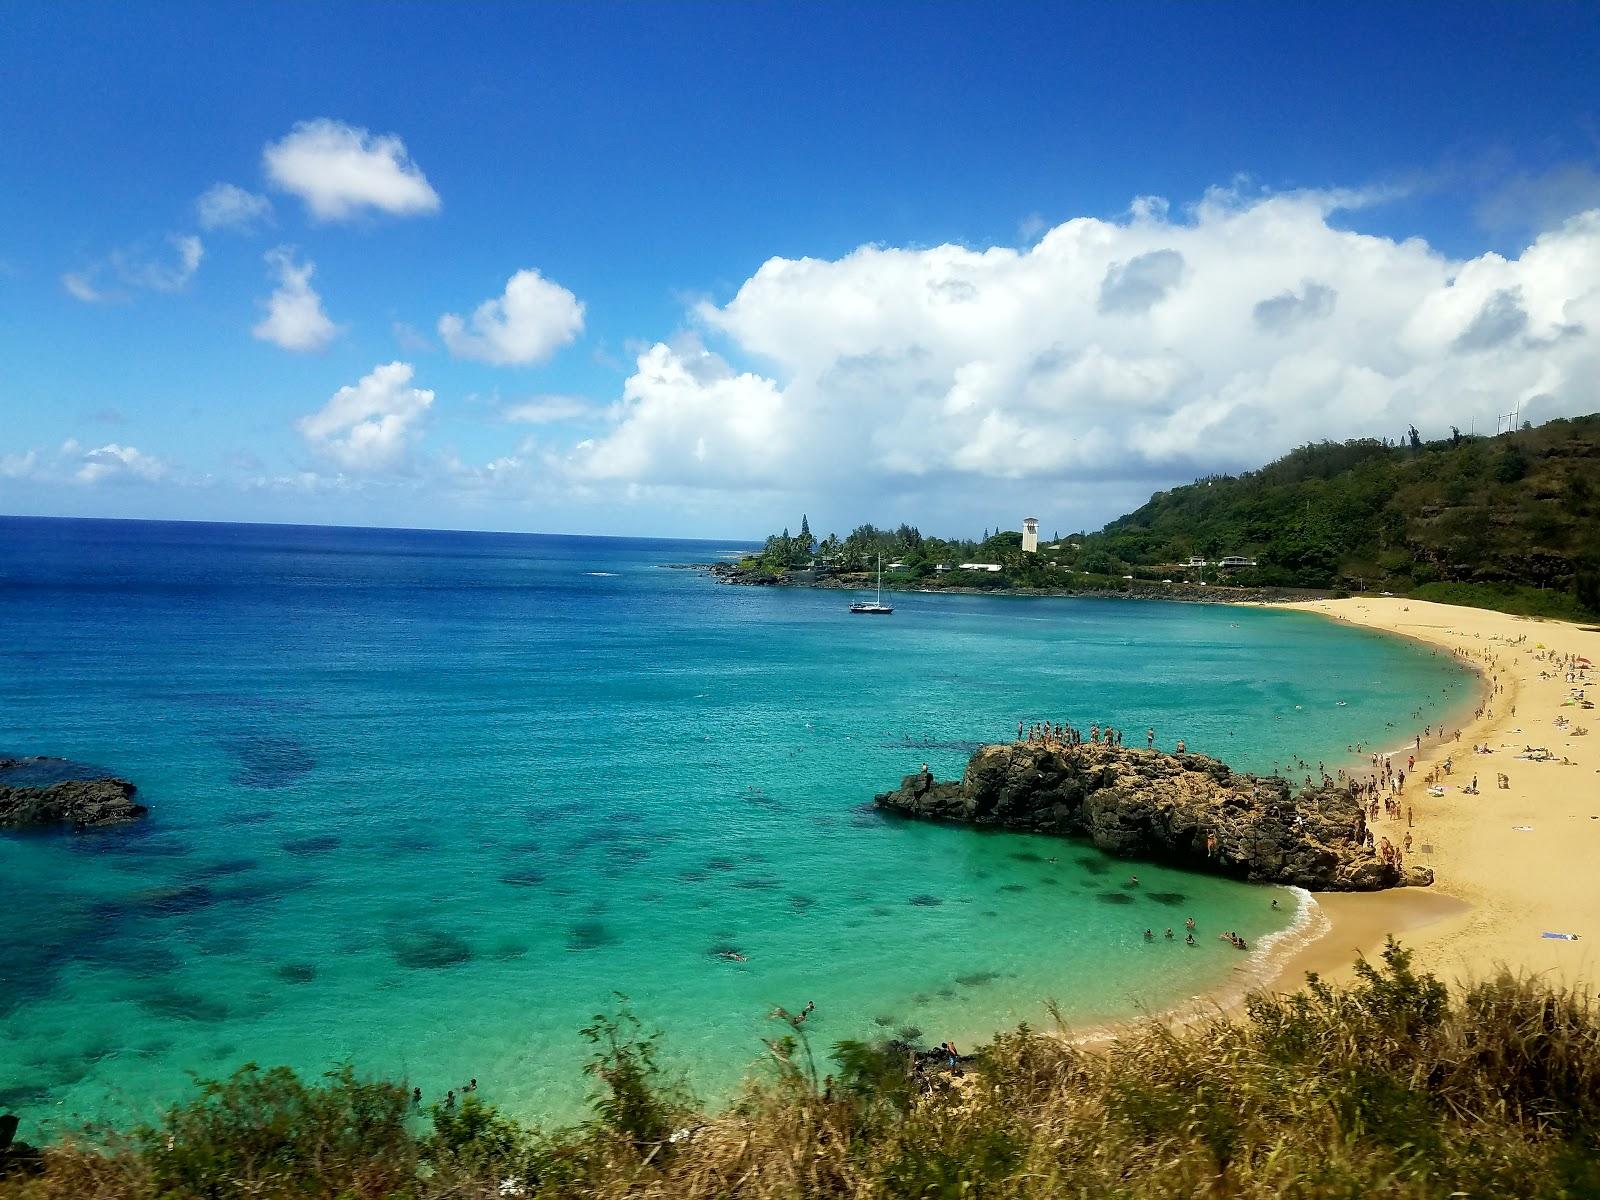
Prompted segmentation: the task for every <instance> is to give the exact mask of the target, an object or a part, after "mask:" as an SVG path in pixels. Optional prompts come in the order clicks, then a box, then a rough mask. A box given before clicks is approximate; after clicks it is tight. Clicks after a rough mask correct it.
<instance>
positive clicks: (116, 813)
mask: <svg viewBox="0 0 1600 1200" xmlns="http://www.w3.org/2000/svg"><path fill="white" fill-rule="evenodd" d="M137 790H138V789H137V788H135V787H134V786H133V784H131V783H129V782H128V781H127V780H126V779H63V780H60V781H58V782H56V783H51V784H46V785H44V786H40V787H8V786H6V785H4V784H0V829H5V828H26V827H35V826H41V825H59V824H67V825H73V826H75V827H77V828H80V829H86V828H93V827H96V826H101V825H116V824H120V823H121V822H124V821H133V820H137V819H138V818H139V817H142V816H144V815H145V813H147V812H149V811H150V810H149V809H148V808H146V807H145V806H144V805H142V804H138V803H136V802H135V801H134V799H133V794H134V792H135V791H137Z"/></svg>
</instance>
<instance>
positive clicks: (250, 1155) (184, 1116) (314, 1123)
mask: <svg viewBox="0 0 1600 1200" xmlns="http://www.w3.org/2000/svg"><path fill="white" fill-rule="evenodd" d="M323 1078H324V1080H325V1081H326V1082H325V1083H323V1084H321V1085H320V1086H319V1085H314V1084H308V1083H306V1082H305V1081H304V1080H302V1079H301V1078H300V1077H299V1076H298V1075H296V1074H295V1073H294V1072H293V1071H291V1070H289V1068H287V1067H273V1068H272V1069H271V1070H267V1071H263V1070H261V1069H260V1068H259V1067H257V1066H256V1065H255V1064H254V1063H248V1064H246V1065H245V1066H243V1067H241V1068H239V1070H237V1071H235V1072H234V1073H233V1075H232V1076H230V1077H229V1078H228V1079H225V1080H220V1081H219V1080H211V1079H203V1080H199V1081H198V1082H197V1086H198V1087H199V1091H200V1095H199V1096H198V1097H197V1098H196V1099H194V1100H191V1101H190V1102H189V1103H187V1104H181V1105H178V1106H176V1107H174V1108H172V1109H170V1110H168V1112H167V1114H166V1116H165V1117H164V1118H163V1119H162V1120H161V1122H160V1123H159V1124H157V1125H154V1126H146V1127H143V1128H140V1129H137V1130H135V1131H134V1134H133V1144H134V1146H135V1147H137V1149H138V1151H139V1155H140V1157H141V1159H142V1160H143V1162H144V1164H145V1165H146V1167H147V1168H148V1169H149V1173H150V1182H151V1185H152V1188H153V1191H154V1193H155V1194H156V1195H160V1196H167V1195H171V1196H184V1197H189V1196H194V1197H207V1198H209V1197H216V1198H218V1200H221V1198H222V1197H233V1196H261V1197H291V1196H324V1195H327V1196H348V1197H352V1198H354V1197H362V1198H365V1197H374V1198H375V1197H387V1196H394V1195H404V1194H406V1193H407V1190H408V1189H409V1187H410V1185H411V1183H412V1181H413V1180H414V1179H415V1176H416V1164H417V1152H416V1144H415V1142H414V1140H413V1138H412V1136H411V1134H410V1132H409V1131H408V1130H407V1128H406V1118H407V1116H408V1114H409V1112H410V1108H411V1096H410V1092H409V1091H408V1090H407V1089H406V1088H405V1087H403V1086H401V1085H399V1084H394V1083H384V1082H372V1081H364V1080H360V1079H357V1078H356V1076H355V1072H354V1071H353V1070H352V1069H351V1067H350V1066H349V1065H345V1066H342V1067H339V1068H338V1069H337V1070H334V1071H330V1072H328V1073H327V1074H326V1075H325V1076H323Z"/></svg>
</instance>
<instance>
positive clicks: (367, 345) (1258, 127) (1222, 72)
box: [0, 3, 1600, 536]
mask: <svg viewBox="0 0 1600 1200" xmlns="http://www.w3.org/2000/svg"><path fill="white" fill-rule="evenodd" d="M1597 61H1600V9H1596V8H1594V7H1593V6H1588V5H1577V4H1572V5H1559V4H1541V5H1530V6H1526V7H1514V6H1509V5H1507V6H1500V5H1469V6H1462V5H1442V6H1433V5H1424V4H1413V5H1403V6H1393V5H1376V4H1372V5H1368V4H1358V5H1346V6H1301V5H1296V6H1282V5H1235V6H1213V5H1205V6H1201V5H1180V4H1157V5H1139V4H1118V5H1104V6H1065V5H994V6H977V5H955V4H922V5H874V6H863V5H828V4H807V5H733V4H714V5H676V4H665V3H660V4H639V5H591V6H582V7H579V6H570V7H563V6H558V5H554V4H541V5H494V6H491V5H478V6H466V5H405V4H383V5H328V6H324V7H320V8H318V7H313V6H310V5H300V4H294V5H280V6H274V5H261V6H255V7H249V8H246V7H244V6H217V5H212V6H199V5H194V6H190V5H182V4H172V3H163V4H159V5H139V4H126V5H121V6H115V7H112V6H89V5H70V6H69V5H44V4H25V3H24V4H13V5H9V6H6V7H5V8H3V9H0V77H3V78H4V79H5V80H6V84H5V94H6V103H5V104H3V105H0V338H3V345H4V347H5V352H4V354H3V355H0V511H4V512H11V513H59V514H72V515H103V516H148V517H179V518H185V517H193V518H215V519H235V520H269V521H281V520H287V521H310V522H321V523H339V524H346V523H353V524H399V525H427V526H447V527H468V528H495V529H529V530H548V531H561V532H599V533H641V534H669V535H671V534H681V535H702V534H703V535H708V536H759V535H761V534H763V533H765V532H767V530H768V529H769V528H771V527H775V526H776V525H779V524H783V523H789V524H795V523H797V522H798V514H799V513H800V512H801V511H805V512H808V513H809V514H810V515H811V518H812V524H813V527H824V528H832V527H844V526H848V525H850V524H853V523H855V522H857V521H861V520H872V521H874V522H877V523H896V522H899V521H901V520H910V521H914V522H918V523H920V524H922V525H923V526H924V527H925V528H930V529H939V530H948V531H950V532H957V533H970V532H976V531H977V530H978V529H980V528H981V527H984V526H990V527H992V526H994V525H996V524H998V523H1005V524H1008V525H1013V526H1014V525H1015V523H1016V519H1017V518H1018V517H1019V516H1020V515H1021V514H1022V511H1023V510H1029V511H1038V512H1039V514H1040V515H1041V516H1043V517H1044V522H1045V525H1046V527H1047V528H1052V527H1058V528H1061V529H1063V530H1065V529H1069V528H1076V527H1094V526H1097V525H1098V524H1099V523H1101V522H1102V521H1104V520H1105V519H1107V518H1109V517H1111V516H1114V515H1116V514H1117V513H1119V512H1121V511H1124V510H1125V509H1126V508H1128V507H1130V506H1131V505H1133V504H1136V503H1138V502H1140V501H1141V500H1142V499H1143V498H1144V497H1145V496H1147V495H1148V494H1149V493H1150V492H1151V491H1152V490H1155V489H1156V488H1159V487H1164V486H1168V485H1170V484H1172V483H1175V482H1182V481H1184V480H1186V479H1188V478H1192V477H1193V476H1194V475H1195V474H1197V473H1201V472H1204V471H1209V470H1214V469H1240V468H1243V467H1248V466H1250V465H1252V464H1254V463H1257V462H1259V461H1261V460H1262V459H1264V458H1266V457H1270V456H1271V455H1273V454H1276V453H1278V452H1281V451H1282V450H1284V449H1287V448H1288V447H1289V446H1292V445H1294V444H1296V443H1297V442H1299V441H1303V440H1305V439H1307V438H1310V437H1320V436H1338V437H1342V436H1354V435H1361V434H1370V435H1389V436H1395V435H1397V434H1398V433H1399V432H1400V431H1401V430H1402V429H1403V428H1404V425H1405V423H1407V422H1408V421H1411V420H1415V421H1416V422H1417V423H1418V424H1419V425H1422V426H1424V428H1425V431H1431V432H1443V431H1444V427H1445V426H1446V425H1448V424H1452V423H1455V424H1460V425H1461V426H1462V427H1463V428H1467V427H1476V428H1487V427H1489V426H1490V425H1492V424H1493V422H1494V421H1495V419H1496V416H1497V415H1498V414H1500V413H1502V412H1503V411H1506V410H1510V409H1511V408H1513V407H1515V406H1517V405H1519V404H1520V405H1521V406H1522V409H1523V411H1524V412H1525V413H1526V414H1528V415H1532V416H1533V417H1534V418H1535V419H1543V418H1545V417H1549V416H1554V415H1562V414H1564V413H1572V412H1580V411H1593V410H1594V409H1596V408H1600V398H1597V397H1596V395H1595V387H1596V383H1595V380H1596V379H1597V378H1600V342H1597V339H1600V299H1597V297H1596V293H1595V288H1596V286H1597V285H1596V282H1595V281H1596V280H1597V279H1600V211H1597V210H1600V82H1597V75H1596V71H1595V69H1594V66H1595V63H1596V62H1597ZM274 162H276V163H277V166H274V165H273V163H274ZM218 184H227V185H229V186H230V187H231V188H233V189H237V190H236V191H233V192H230V193H228V195H230V196H232V197H234V200H235V203H234V204H233V206H232V207H226V206H224V207H221V208H218V207H216V206H215V205H214V206H213V208H212V210H211V214H210V216H209V218H208V219H203V217H202V213H201V211H200V210H199V209H198V208H197V202H198V201H199V200H200V198H201V197H202V195H204V194H205V193H207V192H208V189H212V188H214V187H215V186H216V185H218ZM216 195H218V193H213V197H215V196H216ZM308 268H309V273H307V269H308ZM508 288H509V289H510V290H509V292H508ZM275 293H276V294H278V296H279V302H280V303H279V310H280V311H279V312H278V315H277V317H276V318H272V319H270V320H269V315H270V311H269V309H268V307H267V305H268V304H269V303H270V302H271V298H272V297H273V296H274V294H275ZM485 303H497V304H498V305H499V307H496V308H493V309H491V310H489V311H488V312H486V313H485V314H484V315H483V317H482V319H481V320H480V321H479V323H477V324H474V321H473V314H474V312H475V311H476V310H478V309H479V306H480V305H484V304H485ZM448 314H455V315H457V316H458V317H459V318H460V324H459V325H458V326H456V327H455V333H454V335H453V336H451V335H447V334H446V332H445V329H444V327H443V326H441V318H445V317H446V316H447V315H448Z"/></svg>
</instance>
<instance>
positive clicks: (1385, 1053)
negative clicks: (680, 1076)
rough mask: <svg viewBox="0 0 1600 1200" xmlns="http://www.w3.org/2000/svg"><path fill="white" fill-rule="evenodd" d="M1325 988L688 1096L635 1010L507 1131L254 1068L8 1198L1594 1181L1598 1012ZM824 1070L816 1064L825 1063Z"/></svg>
mask: <svg viewBox="0 0 1600 1200" xmlns="http://www.w3.org/2000/svg"><path fill="white" fill-rule="evenodd" d="M1359 971H1360V974H1359V978H1358V980H1357V982H1356V983H1355V984H1353V985H1352V986H1350V987H1349V988H1344V989H1333V988H1329V987H1327V986H1326V985H1324V984H1322V983H1320V982H1318V981H1317V980H1315V979H1314V978H1313V979H1311V980H1310V981H1308V985H1307V987H1306V988H1305V989H1304V990H1303V991H1301V992H1299V993H1297V994H1294V995H1292V996H1287V997H1272V996H1257V997H1255V998H1253V999H1252V1000H1251V1001H1250V1002H1249V1004H1248V1007H1247V1011H1246V1014H1245V1015H1244V1016H1243V1017H1241V1018H1238V1019H1227V1018H1222V1017H1218V1018H1216V1019H1213V1020H1210V1021H1207V1022H1205V1023H1203V1024H1200V1025H1197V1026H1192V1027H1189V1028H1185V1029H1181V1030H1174V1029H1170V1028H1166V1027H1164V1026H1162V1025H1160V1024H1158V1023H1154V1022H1152V1023H1149V1024H1147V1025H1145V1026H1143V1027H1141V1028H1139V1029H1137V1030H1135V1031H1133V1032H1131V1033H1129V1034H1128V1035H1127V1036H1125V1037H1123V1038H1121V1039H1120V1040H1118V1041H1117V1042H1116V1043H1114V1044H1112V1045H1111V1046H1109V1047H1108V1048H1102V1049H1098V1050H1094V1051H1086V1050H1081V1049H1076V1048H1074V1047H1072V1046H1070V1045H1068V1044H1066V1043H1065V1042H1063V1041H1062V1040H1060V1039H1059V1038H1055V1037H1051V1036H1048V1035H1043V1034H1039V1033H1036V1032H1033V1031H1030V1030H1028V1029H1026V1028H1023V1029H1019V1030H1017V1031H1015V1032H1013V1033H1010V1034H1006V1035H1003V1036H1001V1037H999V1038H997V1039H996V1040H995V1041H994V1042H993V1043H992V1044H991V1045H989V1046H987V1047H985V1048H984V1049H983V1050H982V1051H981V1052H980V1053H978V1054H977V1055H974V1056H973V1058H972V1060H971V1061H969V1062H967V1063H966V1064H964V1067H963V1073H962V1074H961V1075H960V1076H959V1077H957V1076H953V1075H951V1074H949V1073H946V1072H944V1071H942V1070H940V1069H938V1068H936V1067H935V1066H932V1065H930V1066H928V1067H926V1068H917V1069H913V1068H912V1064H913V1062H914V1061H915V1060H914V1057H913V1051H912V1050H911V1048H910V1047H907V1046H905V1045H903V1044H895V1043H888V1044H882V1045H866V1044H862V1043H841V1044H840V1045H839V1046H837V1047H835V1048H834V1051H833V1055H832V1058H831V1061H830V1063H829V1064H828V1065H826V1066H822V1065H819V1064H817V1063H815V1062H813V1061H812V1059H811V1057H810V1047H809V1046H808V1045H807V1044H806V1042H805V1041H804V1039H803V1038H801V1037H800V1036H799V1034H800V1032H801V1031H803V1029H804V1026H803V1025H799V1024H798V1023H797V1024H796V1025H795V1027H794V1028H795V1032H794V1033H792V1034H790V1033H787V1032H786V1034H785V1036H784V1037H782V1038H779V1039H776V1040H774V1041H773V1042H772V1043H771V1047H770V1048H771V1052H772V1056H771V1063H772V1069H771V1070H770V1071H769V1072H767V1073H765V1074H763V1075H762V1076H761V1077H760V1078H758V1079H754V1080H752V1081H751V1082H750V1083H749V1084H748V1085H747V1086H746V1088H745V1090H744V1092H743V1093H742V1094H741V1095H740V1097H739V1098H738V1099H737V1100H736V1101H735V1102H734V1103H733V1104H732V1105H731V1106H730V1107H729V1108H728V1109H727V1110H726V1111H723V1112H721V1113H718V1114H715V1115H704V1114H699V1113H697V1112H696V1111H695V1110H694V1107H693V1105H692V1103H691V1102H690V1100H689V1099H688V1097H687V1095H686V1093H685V1092H684V1091H683V1089H682V1088H681V1087H680V1086H677V1085H674V1084H673V1083H672V1081H670V1080H668V1079H666V1078H664V1076H663V1072H662V1071H661V1070H660V1069H659V1067H658V1066H657V1064H656V1061H655V1038H654V1037H645V1036H643V1035H642V1033H641V1030H640V1028H639V1026H638V1023H637V1022H636V1021H635V1020H634V1019H633V1018H632V1017H631V1016H630V1015H628V1014H627V1013H626V1011H624V1013H623V1014H622V1015H621V1016H620V1017H619V1018H617V1019H615V1020H613V1019H609V1018H596V1021H595V1024H594V1025H592V1026H591V1027H590V1028H589V1029H587V1030H585V1031H584V1034H585V1036H586V1037H588V1038H589V1040H590V1041H591V1043H592V1044H593V1046H594V1051H595V1053H594V1058H593V1060H592V1061H591V1063H590V1067H589V1072H590V1074H591V1076H592V1077H593V1081H594V1085H595V1088H594V1106H595V1107H594V1117H593V1119H592V1120H591V1121H589V1122H588V1123H587V1124H584V1125H582V1126H579V1127H577V1128H572V1129H565V1130H560V1131H542V1130H535V1129H528V1128H524V1127H521V1126H519V1125H517V1124H515V1123H513V1122H511V1121H509V1120H507V1119H505V1118H504V1117H502V1116H500V1115H499V1114H497V1113H496V1112H494V1111H493V1110H492V1109H491V1108H490V1107H488V1106H487V1105H485V1104H482V1103H480V1102H479V1101H478V1099H477V1097H476V1096H469V1097H467V1099H466V1100H465V1101H464V1102H463V1103H462V1104H461V1105H460V1106H458V1107H456V1108H454V1109H450V1110H442V1109H438V1108H436V1109H434V1110H433V1111H432V1113H431V1117H428V1118H424V1117H419V1116H417V1115H416V1114H414V1113H413V1112H412V1110H411V1109H410V1107H409V1101H408V1091H407V1089H406V1088H405V1087H403V1086H401V1085H398V1084H390V1083H383V1082H363V1081H361V1080H358V1079H357V1078H356V1077H355V1076H354V1075H353V1074H352V1073H351V1072H350V1071H349V1070H348V1069H345V1070H341V1071H338V1072H335V1073H333V1074H331V1075H329V1076H328V1077H326V1078H325V1079H324V1080H322V1081H319V1082H315V1083H307V1082H305V1081H303V1080H301V1079H299V1078H297V1077H296V1076H295V1075H293V1074H292V1073H291V1072H289V1071H287V1070H283V1069H279V1070H275V1071H267V1072H262V1071H259V1070H257V1069H255V1068H253V1067H251V1068H246V1069H245V1070H243V1071H241V1072H239V1073H238V1074H237V1075H235V1076H234V1077H233V1078H232V1079H231V1080H228V1081H225V1082H221V1083H212V1084H206V1085H203V1086H202V1090H201V1093H200V1095H199V1096H198V1097H196V1098H195V1099H193V1100H191V1101H190V1102H188V1103H186V1104H184V1105H180V1106H178V1107H176V1108H174V1109H172V1110H171V1112H170V1113H168V1115H167V1117H166V1118H165V1120H164V1121H163V1122H162V1123H161V1124H160V1125H159V1126H155V1127H151V1128H146V1129H140V1130H136V1131H133V1132H132V1133H130V1134H128V1135H126V1136H124V1137H122V1138H119V1139H116V1140H114V1141H112V1142H109V1143H107V1144H106V1145H105V1146H103V1148H100V1149H90V1148H87V1147H83V1146H74V1145H66V1146H61V1147H57V1148H53V1149H51V1150H49V1151H47V1152H46V1154H45V1157H44V1162H43V1172H42V1174H38V1175H36V1176H32V1177H28V1178H17V1177H12V1178H11V1179H9V1180H0V1200H67V1198H69V1197H70V1198H71V1200H80V1198H105V1200H167V1198H177V1197H215V1198H218V1200H221V1198H224V1197H227V1198H232V1197H263V1198H269V1197H270V1198H278V1197H283V1198H287V1197H318V1198H326V1200H376V1198H378V1197H405V1198H415V1200H424V1198H436V1200H444V1198H446V1197H450V1198H461V1200H468V1198H474V1197H490V1196H495V1197H499V1196H537V1197H568V1196H571V1197H578V1196H582V1197H590V1196H598V1197H611V1196H615V1197H623V1196H627V1197H673V1198H678V1197H707V1198H709V1197H725V1196H730V1197H761V1198H767V1197H771V1198H778V1197H802V1196H824V1197H844V1196H872V1197H878V1196H882V1197H890V1196H927V1197H946V1196H948V1197H956V1196H968V1197H983V1196H1007V1197H1011V1196H1018V1197H1040V1198H1044V1197H1050V1198H1055V1197H1065V1196H1082V1197H1129V1198H1134V1197H1139V1198H1143V1197H1172V1196H1206V1197H1278V1196H1288V1197H1305V1198H1308V1200H1309V1198H1319V1200H1320V1198H1333V1197H1340V1198H1346V1197H1348V1198H1351V1200H1355V1198H1358V1197H1377V1196H1384V1197H1390V1196H1393V1197H1406V1198H1416V1200H1422V1198H1426V1197H1461V1196H1508V1197H1512V1196H1514V1197H1530V1198H1532V1197H1590V1196H1600V1013H1597V1011H1596V1007H1595V1005H1594V1004H1593V1003H1592V1002H1591V1000H1590V999H1589V998H1588V997H1587V996H1577V995H1574V994H1572V993H1569V992H1564V991H1561V990H1559V989H1556V988H1552V987H1550V986H1548V985H1547V984H1545V983H1542V982H1538V981H1530V980H1525V979H1514V978H1511V977H1510V976H1502V977H1500V978H1497V979H1494V980H1491V981H1488V982H1483V983H1478V984H1475V985H1473V986H1470V987H1467V988H1465V989H1463V990H1460V991H1458V992H1457V993H1456V994H1454V995H1452V994H1450V993H1449V991H1448V990H1447V989H1446V987H1445V986H1444V985H1443V984H1442V983H1440V982H1439V981H1437V980H1436V979H1434V978H1432V977H1431V976H1428V975H1426V974H1419V973H1416V972H1414V971H1413V970H1412V968H1411V963H1410V959H1409V955H1408V954H1407V952H1406V951H1405V950H1404V949H1403V948H1401V947H1399V946H1397V945H1395V944H1393V943H1391V944H1390V946H1389V947H1388V949H1387V950H1386V952H1385V953H1384V955H1383V961H1382V963H1381V964H1377V965H1369V964H1366V963H1362V964H1361V965H1360V968H1359ZM824 1071H827V1072H831V1073H829V1074H824V1073H823V1072H824Z"/></svg>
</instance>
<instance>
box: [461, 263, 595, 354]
mask: <svg viewBox="0 0 1600 1200" xmlns="http://www.w3.org/2000/svg"><path fill="white" fill-rule="evenodd" d="M582 332H583V302H582V301H581V300H579V299H578V298H577V297H576V296H574V295H573V294H572V293H571V292H569V291H568V290H567V289H566V288H564V287H562V286H561V285H560V284H559V283H555V282H553V281H551V280H549V279H546V278H545V277H544V276H543V275H541V274H539V272H538V271H535V270H531V269H530V270H524V271H518V272H517V273H516V274H515V275H513V276H512V277H511V278H510V279H508V280H507V281H506V290H505V292H504V293H503V294H501V295H499V296H496V297H495V298H494V299H492V300H485V301H484V302H483V303H482V304H480V305H478V307H477V308H475V309H473V311H472V315H471V316H470V317H468V318H467V319H466V320H462V318H460V317H459V316H457V315H456V314H455V313H446V314H445V315H444V316H442V317H440V318H439V336H440V337H441V338H442V339H444V344H445V346H446V347H448V348H449V350H450V353H451V354H453V355H455V356H456V357H457V358H470V359H475V360H476V361H478V362H486V363H492V364H494V365H495V366H501V367H505V366H527V365H529V364H532V363H540V362H544V361H545V360H546V359H548V358H549V357H550V356H551V355H552V354H554V353H555V352H556V351H557V350H559V349H560V348H561V347H562V346H565V345H566V344H567V343H568V342H570V341H572V340H573V339H574V338H576V337H577V336H578V334H580V333H582Z"/></svg>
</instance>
